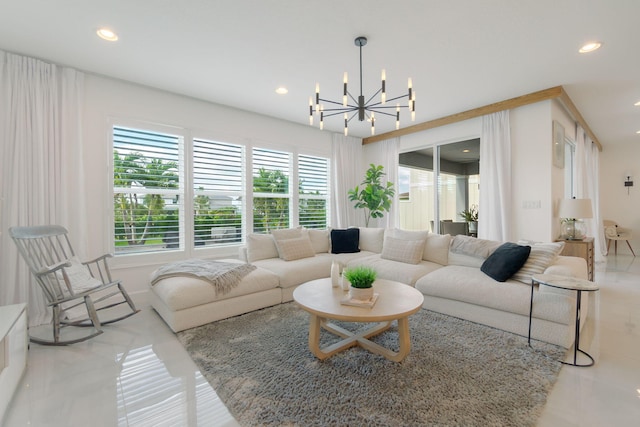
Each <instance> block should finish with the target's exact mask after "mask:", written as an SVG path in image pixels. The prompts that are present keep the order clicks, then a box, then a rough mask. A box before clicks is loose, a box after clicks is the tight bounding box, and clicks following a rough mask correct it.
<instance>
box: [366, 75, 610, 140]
mask: <svg viewBox="0 0 640 427" xmlns="http://www.w3.org/2000/svg"><path fill="white" fill-rule="evenodd" d="M549 99H559V100H560V101H561V102H562V104H563V105H564V107H565V108H566V109H567V111H568V112H569V113H570V114H571V115H572V116H573V119H574V120H575V121H577V122H578V123H580V125H581V126H582V128H583V129H584V130H585V132H586V133H587V135H589V137H590V138H591V139H592V140H593V143H594V144H596V146H597V147H598V149H599V150H600V151H602V145H600V142H599V141H598V138H596V136H595V135H594V133H593V132H592V131H591V129H590V128H589V126H588V125H587V123H586V121H585V120H584V118H583V117H582V115H581V114H580V112H579V111H578V109H577V108H576V106H575V105H574V103H573V102H572V101H571V98H569V95H567V92H566V91H565V90H564V88H563V87H562V86H555V87H552V88H549V89H544V90H541V91H538V92H533V93H529V94H527V95H522V96H518V97H516V98H511V99H507V100H505V101H500V102H496V103H494V104H489V105H485V106H483V107H479V108H474V109H472V110H467V111H463V112H461V113H456V114H451V115H450V116H445V117H440V118H439V119H434V120H429V121H427V122H423V123H418V124H415V125H412V126H409V127H406V128H402V129H398V130H394V131H391V132H387V133H383V134H380V135H374V136H370V137H368V138H364V139H363V140H362V144H363V145H365V144H371V143H373V142H378V141H384V140H386V139H391V138H397V137H399V136H404V135H410V134H412V133H416V132H423V131H425V130H428V129H434V128H437V127H440V126H445V125H450V124H452V123H457V122H461V121H464V120H469V119H473V118H476V117H481V116H484V115H487V114H493V113H497V112H498V111H504V110H511V109H513V108H518V107H522V106H524V105H529V104H535V103H536V102H541V101H546V100H549Z"/></svg>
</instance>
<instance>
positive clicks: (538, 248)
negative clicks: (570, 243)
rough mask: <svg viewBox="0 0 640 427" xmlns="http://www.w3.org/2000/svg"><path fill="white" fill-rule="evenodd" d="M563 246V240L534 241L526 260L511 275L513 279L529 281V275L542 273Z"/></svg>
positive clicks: (556, 257) (553, 260)
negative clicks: (551, 241) (549, 241)
mask: <svg viewBox="0 0 640 427" xmlns="http://www.w3.org/2000/svg"><path fill="white" fill-rule="evenodd" d="M563 248H564V242H553V243H536V244H534V245H532V246H531V253H530V254H529V258H528V259H527V262H526V263H525V264H524V265H523V266H522V268H521V269H520V270H518V272H517V273H516V274H514V275H513V279H514V280H519V281H520V282H522V283H527V284H529V283H531V276H533V275H534V274H540V273H544V271H545V270H546V269H547V267H549V266H550V265H551V264H553V263H554V262H555V261H556V259H558V256H559V255H560V252H562V249H563Z"/></svg>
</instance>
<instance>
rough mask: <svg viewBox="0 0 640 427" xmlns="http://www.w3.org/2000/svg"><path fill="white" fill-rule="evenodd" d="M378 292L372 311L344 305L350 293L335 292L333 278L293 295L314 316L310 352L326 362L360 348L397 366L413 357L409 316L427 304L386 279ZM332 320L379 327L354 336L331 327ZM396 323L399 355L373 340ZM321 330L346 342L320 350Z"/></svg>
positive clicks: (378, 285) (377, 285)
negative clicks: (405, 359) (341, 353)
mask: <svg viewBox="0 0 640 427" xmlns="http://www.w3.org/2000/svg"><path fill="white" fill-rule="evenodd" d="M374 291H375V293H377V294H379V296H378V299H377V301H376V303H375V304H374V305H373V307H371V308H369V307H353V306H348V305H343V304H341V303H340V301H341V300H342V299H343V298H345V297H346V296H347V295H348V293H347V292H344V291H343V290H342V288H340V287H338V288H333V287H332V286H331V279H330V278H326V279H318V280H312V281H311V282H307V283H303V284H302V285H300V286H298V287H297V288H296V289H295V290H294V291H293V299H294V300H295V301H296V303H298V305H300V307H302V308H303V309H304V310H306V311H308V312H309V313H310V314H311V320H310V324H309V348H310V349H311V352H312V353H313V354H314V355H315V356H316V357H317V358H318V359H321V360H322V359H326V358H328V357H331V356H333V355H334V354H336V353H338V352H340V351H342V350H345V349H347V348H350V347H353V346H356V345H359V346H360V347H363V348H365V349H367V350H369V351H370V352H372V353H376V354H379V355H381V356H384V357H386V358H387V359H389V360H393V361H394V362H400V361H401V360H402V359H404V358H405V357H406V356H407V354H409V350H410V349H411V338H410V336H409V316H411V315H412V314H414V313H416V312H417V311H418V310H420V308H421V307H422V303H423V301H424V297H423V295H422V293H421V292H420V291H418V290H416V289H415V288H413V287H411V286H409V285H405V284H403V283H398V282H393V281H391V280H383V279H378V280H376V282H375V284H374ZM329 320H342V321H346V322H364V323H376V325H373V326H372V327H370V328H368V329H367V330H365V331H361V332H358V333H353V332H350V331H348V330H346V329H344V328H341V327H340V326H338V325H335V324H333V323H330V322H329ZM394 320H397V321H398V338H399V344H400V348H399V351H398V352H395V351H392V350H390V349H388V348H385V347H383V346H381V345H379V344H376V343H374V342H372V341H370V340H369V338H371V337H372V336H374V335H377V334H379V333H381V332H383V331H386V330H387V329H389V327H390V326H391V323H392V322H393V321H394ZM320 328H323V329H325V330H327V331H329V332H331V333H333V334H335V335H338V336H340V337H342V338H343V339H342V340H340V341H339V342H337V343H335V344H331V345H329V346H326V347H324V348H320Z"/></svg>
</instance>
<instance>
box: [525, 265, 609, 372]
mask: <svg viewBox="0 0 640 427" xmlns="http://www.w3.org/2000/svg"><path fill="white" fill-rule="evenodd" d="M536 283H538V284H542V285H546V286H551V287H552V288H558V289H567V290H570V291H576V293H577V296H576V331H575V338H574V341H573V363H571V362H565V361H561V362H562V363H564V364H565V365H571V366H578V367H587V366H593V364H594V363H595V361H594V360H593V357H591V355H590V354H589V353H587V352H586V351H583V350H580V315H581V312H580V305H581V302H582V292H595V291H597V290H599V289H600V288H599V287H598V285H597V284H595V283H594V282H590V281H589V280H584V279H578V278H576V277H567V276H559V275H555V274H534V275H533V276H532V277H531V302H530V304H529V337H528V343H529V346H531V320H532V314H533V288H534V286H535V284H536ZM578 352H580V353H582V354H584V355H585V356H587V357H588V358H589V360H590V362H589V363H586V364H581V363H578Z"/></svg>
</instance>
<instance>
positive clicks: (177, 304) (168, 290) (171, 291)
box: [151, 260, 279, 311]
mask: <svg viewBox="0 0 640 427" xmlns="http://www.w3.org/2000/svg"><path fill="white" fill-rule="evenodd" d="M224 261H227V262H234V261H233V260H224ZM236 262H239V261H237V260H236ZM278 283H279V281H278V276H276V275H275V274H274V273H272V272H270V271H267V270H264V269H262V268H256V269H255V270H253V271H252V272H251V273H249V274H247V275H246V276H244V277H243V278H242V280H240V283H238V286H236V287H234V288H233V289H231V291H229V292H228V293H226V294H222V293H217V294H216V288H215V286H212V285H211V283H209V282H207V281H206V280H202V279H198V278H195V277H168V278H166V279H162V280H160V281H158V282H157V283H156V284H155V285H153V286H152V287H151V292H153V293H155V294H156V295H157V296H158V297H159V298H160V299H161V300H162V301H164V303H165V304H166V305H167V307H169V309H171V310H172V311H178V310H184V309H187V308H191V307H195V306H198V305H202V304H207V303H210V302H213V301H220V300H226V299H229V298H234V297H239V296H242V295H248V294H253V293H256V292H260V291H266V290H269V289H275V288H277V287H278Z"/></svg>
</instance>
